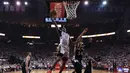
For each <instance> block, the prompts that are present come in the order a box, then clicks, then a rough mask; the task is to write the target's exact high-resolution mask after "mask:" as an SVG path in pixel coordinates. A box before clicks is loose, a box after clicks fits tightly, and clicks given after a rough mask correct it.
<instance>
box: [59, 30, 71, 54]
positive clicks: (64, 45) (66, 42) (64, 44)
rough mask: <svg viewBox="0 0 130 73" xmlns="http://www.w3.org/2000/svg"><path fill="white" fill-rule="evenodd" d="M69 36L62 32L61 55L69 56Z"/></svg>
mask: <svg viewBox="0 0 130 73" xmlns="http://www.w3.org/2000/svg"><path fill="white" fill-rule="evenodd" d="M69 38H70V36H69V34H68V33H66V32H63V31H62V32H61V37H60V46H61V49H60V53H62V54H65V53H67V54H69Z"/></svg>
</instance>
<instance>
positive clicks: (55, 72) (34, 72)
mask: <svg viewBox="0 0 130 73" xmlns="http://www.w3.org/2000/svg"><path fill="white" fill-rule="evenodd" d="M72 71H73V70H68V71H64V72H63V73H72ZM58 72H59V71H53V72H52V73H58ZM5 73H22V72H21V71H16V72H5ZM31 73H47V70H33V71H31ZM92 73H113V72H108V71H102V70H93V72H92Z"/></svg>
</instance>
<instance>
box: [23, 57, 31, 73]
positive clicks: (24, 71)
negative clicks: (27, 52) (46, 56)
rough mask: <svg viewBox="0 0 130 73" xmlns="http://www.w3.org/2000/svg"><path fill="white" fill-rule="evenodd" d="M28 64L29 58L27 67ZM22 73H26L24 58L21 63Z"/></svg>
mask: <svg viewBox="0 0 130 73" xmlns="http://www.w3.org/2000/svg"><path fill="white" fill-rule="evenodd" d="M29 65H30V60H29V63H28V67H29ZM22 73H27V72H26V59H25V60H24V61H23V63H22Z"/></svg>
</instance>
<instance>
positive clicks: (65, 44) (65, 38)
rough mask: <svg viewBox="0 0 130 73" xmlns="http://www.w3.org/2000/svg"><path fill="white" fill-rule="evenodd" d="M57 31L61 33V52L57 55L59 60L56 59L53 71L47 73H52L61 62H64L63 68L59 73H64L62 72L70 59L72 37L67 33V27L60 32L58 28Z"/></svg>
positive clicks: (59, 47) (59, 46)
mask: <svg viewBox="0 0 130 73" xmlns="http://www.w3.org/2000/svg"><path fill="white" fill-rule="evenodd" d="M56 26H57V25H56ZM57 29H58V31H59V32H61V35H60V44H59V45H58V49H59V50H58V51H59V52H58V54H57V59H56V61H55V63H54V64H53V66H52V67H51V69H50V70H49V71H48V72H47V73H51V72H52V70H53V68H54V67H55V66H56V64H57V63H58V62H59V61H62V64H61V68H60V71H59V73H62V71H63V69H64V67H65V64H66V62H67V60H68V58H69V39H70V36H69V34H68V33H66V28H65V27H63V28H62V30H60V29H59V28H58V27H57Z"/></svg>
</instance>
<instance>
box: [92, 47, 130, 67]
mask: <svg viewBox="0 0 130 73" xmlns="http://www.w3.org/2000/svg"><path fill="white" fill-rule="evenodd" d="M94 58H95V60H97V61H98V62H99V64H100V65H102V66H107V67H112V66H113V64H114V63H115V64H116V66H117V67H128V66H129V63H130V46H120V45H118V46H117V45H113V46H111V45H110V46H107V47H104V50H102V51H100V52H98V53H97V54H96V55H95V56H94Z"/></svg>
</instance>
